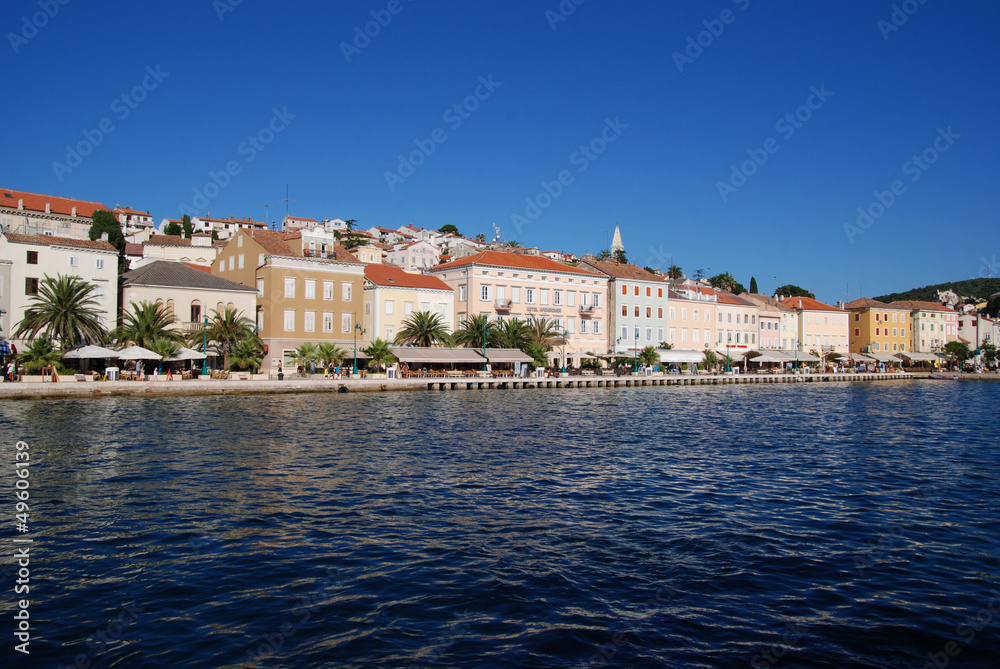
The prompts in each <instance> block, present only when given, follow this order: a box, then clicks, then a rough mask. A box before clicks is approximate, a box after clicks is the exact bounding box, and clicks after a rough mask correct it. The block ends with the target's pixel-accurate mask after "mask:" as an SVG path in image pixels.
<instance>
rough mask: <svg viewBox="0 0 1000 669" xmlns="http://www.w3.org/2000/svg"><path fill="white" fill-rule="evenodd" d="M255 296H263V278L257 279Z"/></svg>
mask: <svg viewBox="0 0 1000 669" xmlns="http://www.w3.org/2000/svg"><path fill="white" fill-rule="evenodd" d="M257 297H264V279H257Z"/></svg>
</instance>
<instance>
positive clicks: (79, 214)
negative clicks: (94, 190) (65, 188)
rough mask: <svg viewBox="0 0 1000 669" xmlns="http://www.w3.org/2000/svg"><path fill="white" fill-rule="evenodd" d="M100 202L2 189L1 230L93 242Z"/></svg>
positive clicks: (0, 192)
mask: <svg viewBox="0 0 1000 669" xmlns="http://www.w3.org/2000/svg"><path fill="white" fill-rule="evenodd" d="M101 209H107V207H106V206H105V205H103V204H101V203H100V202H88V201H87V200H74V199H71V198H65V197H55V196H52V195H39V194H38V193H26V192H24V191H19V190H11V189H7V188H0V229H2V230H3V231H4V232H14V233H17V234H21V235H46V236H52V237H64V238H67V237H68V238H71V239H90V236H89V235H90V226H91V224H92V222H93V221H92V220H91V216H93V214H94V212H95V211H99V210H101Z"/></svg>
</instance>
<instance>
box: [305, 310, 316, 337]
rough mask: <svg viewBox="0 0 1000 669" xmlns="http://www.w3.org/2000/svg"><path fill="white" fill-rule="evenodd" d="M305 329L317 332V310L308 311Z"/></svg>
mask: <svg viewBox="0 0 1000 669" xmlns="http://www.w3.org/2000/svg"><path fill="white" fill-rule="evenodd" d="M305 331H306V332H316V312H315V311H307V312H306V316H305Z"/></svg>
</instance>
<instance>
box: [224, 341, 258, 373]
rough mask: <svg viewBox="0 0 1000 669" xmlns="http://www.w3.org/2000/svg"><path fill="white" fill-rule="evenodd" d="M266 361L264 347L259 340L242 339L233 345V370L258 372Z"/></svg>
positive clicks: (231, 364)
mask: <svg viewBox="0 0 1000 669" xmlns="http://www.w3.org/2000/svg"><path fill="white" fill-rule="evenodd" d="M263 361H264V349H263V347H261V345H260V343H259V341H258V340H255V339H252V338H247V339H242V340H240V341H238V342H237V343H236V345H235V346H233V350H232V353H230V354H229V365H230V367H229V369H231V370H233V371H243V370H247V371H250V372H251V373H256V372H257V370H258V369H260V365H261V363H262V362H263Z"/></svg>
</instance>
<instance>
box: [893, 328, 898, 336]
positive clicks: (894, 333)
mask: <svg viewBox="0 0 1000 669" xmlns="http://www.w3.org/2000/svg"><path fill="white" fill-rule="evenodd" d="M892 336H893V337H896V336H898V335H897V334H896V328H893V329H892Z"/></svg>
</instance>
